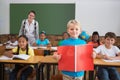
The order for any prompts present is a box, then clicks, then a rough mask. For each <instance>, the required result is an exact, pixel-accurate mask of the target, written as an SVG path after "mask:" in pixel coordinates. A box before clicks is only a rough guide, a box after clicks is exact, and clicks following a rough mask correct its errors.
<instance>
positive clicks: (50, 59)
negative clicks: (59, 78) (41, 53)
mask: <svg viewBox="0 0 120 80" xmlns="http://www.w3.org/2000/svg"><path fill="white" fill-rule="evenodd" d="M41 63H48V64H50V63H51V64H58V61H57V60H56V59H54V58H53V56H45V57H44V58H43V59H42V60H41Z"/></svg>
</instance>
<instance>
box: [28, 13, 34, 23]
mask: <svg viewBox="0 0 120 80" xmlns="http://www.w3.org/2000/svg"><path fill="white" fill-rule="evenodd" d="M34 18H35V14H34V13H33V12H30V13H29V14H28V21H29V22H32V21H33V20H34Z"/></svg>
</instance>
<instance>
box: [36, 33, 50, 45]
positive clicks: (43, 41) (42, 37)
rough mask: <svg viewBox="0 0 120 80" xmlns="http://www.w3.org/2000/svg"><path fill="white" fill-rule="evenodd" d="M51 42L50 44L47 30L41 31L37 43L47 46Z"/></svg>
mask: <svg viewBox="0 0 120 80" xmlns="http://www.w3.org/2000/svg"><path fill="white" fill-rule="evenodd" d="M49 44H50V41H49V40H48V39H47V38H46V33H45V31H42V32H41V33H40V36H39V39H37V40H36V45H37V46H47V45H49Z"/></svg>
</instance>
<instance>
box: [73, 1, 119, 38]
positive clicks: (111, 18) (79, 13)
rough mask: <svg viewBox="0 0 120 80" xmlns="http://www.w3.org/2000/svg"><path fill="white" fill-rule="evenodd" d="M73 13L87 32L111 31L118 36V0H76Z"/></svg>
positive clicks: (101, 32) (101, 33)
mask: <svg viewBox="0 0 120 80" xmlns="http://www.w3.org/2000/svg"><path fill="white" fill-rule="evenodd" d="M75 14H76V19H78V20H79V21H80V22H81V25H82V28H83V29H84V30H86V31H87V32H88V33H89V34H92V32H93V31H98V32H99V33H100V35H102V36H103V35H105V33H106V32H110V31H112V32H114V33H116V35H117V36H120V0H77V2H76V13H75Z"/></svg>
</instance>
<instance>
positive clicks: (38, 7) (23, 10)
mask: <svg viewBox="0 0 120 80" xmlns="http://www.w3.org/2000/svg"><path fill="white" fill-rule="evenodd" d="M30 10H34V11H35V12H36V20H37V21H38V22H39V32H40V31H42V30H44V31H46V33H47V34H61V33H62V32H64V31H66V24H67V22H68V21H69V20H70V19H74V18H75V4H10V33H11V34H18V33H19V29H20V26H21V22H22V20H23V19H26V18H27V16H28V12H29V11H30Z"/></svg>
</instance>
